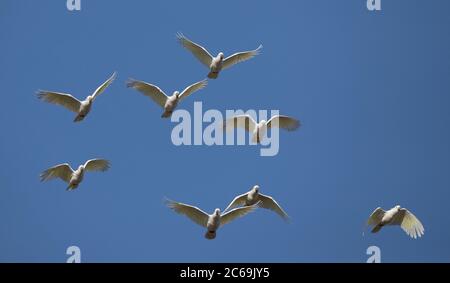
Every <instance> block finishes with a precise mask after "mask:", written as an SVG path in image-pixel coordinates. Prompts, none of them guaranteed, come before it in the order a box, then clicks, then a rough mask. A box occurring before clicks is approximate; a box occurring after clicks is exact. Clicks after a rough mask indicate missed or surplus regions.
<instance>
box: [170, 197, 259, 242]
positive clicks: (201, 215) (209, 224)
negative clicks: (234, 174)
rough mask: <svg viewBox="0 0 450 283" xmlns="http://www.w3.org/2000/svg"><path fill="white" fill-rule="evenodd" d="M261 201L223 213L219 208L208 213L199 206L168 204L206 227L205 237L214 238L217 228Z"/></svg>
mask: <svg viewBox="0 0 450 283" xmlns="http://www.w3.org/2000/svg"><path fill="white" fill-rule="evenodd" d="M257 205H259V203H256V204H255V205H252V206H245V207H240V208H235V209H233V210H230V211H228V212H224V213H221V212H220V209H219V208H216V209H215V210H214V212H213V213H212V214H207V213H206V212H204V211H203V210H201V209H199V208H198V207H195V206H192V205H188V204H184V203H180V202H175V201H171V200H167V206H168V207H170V208H171V209H173V210H174V211H175V212H177V213H179V214H183V215H185V216H187V217H188V218H189V219H191V220H192V221H194V222H195V223H197V224H198V225H200V226H202V227H204V228H206V233H205V238H206V239H208V240H212V239H214V238H216V232H217V230H218V229H219V228H220V227H222V226H223V225H225V224H227V223H229V222H231V221H232V220H234V219H236V218H238V217H242V216H244V215H246V214H248V213H250V212H252V211H253V210H254V209H255V208H256V207H257Z"/></svg>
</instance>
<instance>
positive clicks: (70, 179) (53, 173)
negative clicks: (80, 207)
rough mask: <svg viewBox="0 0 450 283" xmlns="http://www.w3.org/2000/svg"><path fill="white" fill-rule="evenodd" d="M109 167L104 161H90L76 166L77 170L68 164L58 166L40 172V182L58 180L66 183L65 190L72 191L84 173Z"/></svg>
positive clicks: (81, 179) (106, 161) (107, 162)
mask: <svg viewBox="0 0 450 283" xmlns="http://www.w3.org/2000/svg"><path fill="white" fill-rule="evenodd" d="M109 167H110V163H109V161H108V160H105V159H91V160H88V161H86V163H84V164H83V165H80V166H78V169H77V170H73V169H72V167H70V165H69V164H67V163H64V164H59V165H56V166H53V167H52V168H49V169H47V170H45V171H44V172H42V174H41V182H43V181H48V180H52V179H55V178H60V179H61V180H63V181H64V182H66V183H68V184H69V186H68V187H67V190H68V191H69V190H74V189H76V188H77V187H78V185H79V184H80V183H81V181H83V177H84V172H86V171H102V172H104V171H106V170H108V169H109Z"/></svg>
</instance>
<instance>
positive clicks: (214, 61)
mask: <svg viewBox="0 0 450 283" xmlns="http://www.w3.org/2000/svg"><path fill="white" fill-rule="evenodd" d="M177 38H178V41H179V42H180V43H181V45H183V47H185V48H186V49H187V50H189V51H190V52H191V53H192V54H193V55H194V56H195V57H197V59H198V60H199V61H200V62H201V63H203V65H205V66H206V67H207V68H208V69H209V70H210V72H209V74H208V78H210V79H216V78H217V77H218V76H219V73H220V71H221V70H225V69H227V68H229V67H231V66H233V65H235V64H237V63H240V62H244V61H247V60H249V59H251V58H253V57H255V56H256V55H258V54H259V53H260V50H261V48H262V45H260V46H259V47H258V48H256V49H255V50H250V51H244V52H238V53H234V54H233V55H230V56H228V57H227V58H225V57H224V54H223V52H219V54H217V56H216V57H213V56H212V55H211V54H210V53H209V52H208V50H206V48H204V47H203V46H201V45H199V44H197V43H195V42H192V41H191V40H189V39H188V38H187V37H185V36H184V35H183V34H182V33H178V34H177Z"/></svg>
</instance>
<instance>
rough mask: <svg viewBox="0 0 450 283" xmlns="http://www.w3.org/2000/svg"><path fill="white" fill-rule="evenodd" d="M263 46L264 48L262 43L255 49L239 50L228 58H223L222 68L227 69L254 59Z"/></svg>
mask: <svg viewBox="0 0 450 283" xmlns="http://www.w3.org/2000/svg"><path fill="white" fill-rule="evenodd" d="M261 48H262V45H260V46H259V47H258V48H256V49H255V50H250V51H244V52H238V53H235V54H233V55H230V56H228V57H227V58H225V59H224V60H223V65H222V69H227V68H229V67H231V66H233V65H235V64H238V63H240V62H244V61H247V60H250V59H252V58H253V57H255V56H256V55H258V54H260V50H261Z"/></svg>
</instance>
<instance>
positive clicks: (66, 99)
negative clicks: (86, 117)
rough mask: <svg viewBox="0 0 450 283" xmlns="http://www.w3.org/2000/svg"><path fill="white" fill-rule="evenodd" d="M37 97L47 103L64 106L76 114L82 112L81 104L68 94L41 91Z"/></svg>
mask: <svg viewBox="0 0 450 283" xmlns="http://www.w3.org/2000/svg"><path fill="white" fill-rule="evenodd" d="M37 96H38V98H39V99H42V100H43V101H45V102H48V103H52V104H57V105H60V106H63V107H65V108H66V109H69V110H70V111H72V112H75V113H78V111H79V110H80V105H81V102H80V101H79V100H78V99H76V98H75V97H73V96H72V95H70V94H67V93H61V92H54V91H46V90H39V91H38V92H37Z"/></svg>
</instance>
